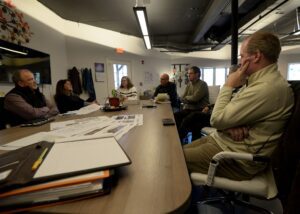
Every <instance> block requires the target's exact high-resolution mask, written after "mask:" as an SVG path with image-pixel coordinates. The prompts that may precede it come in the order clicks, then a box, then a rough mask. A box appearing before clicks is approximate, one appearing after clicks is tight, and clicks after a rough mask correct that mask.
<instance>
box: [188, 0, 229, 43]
mask: <svg viewBox="0 0 300 214" xmlns="http://www.w3.org/2000/svg"><path fill="white" fill-rule="evenodd" d="M228 2H229V0H214V1H213V2H212V3H211V5H210V7H209V9H208V10H207V12H206V13H205V16H204V17H203V19H201V21H200V22H199V24H198V26H197V28H196V30H195V33H194V34H193V36H192V39H191V41H192V43H198V42H199V41H200V40H201V39H202V38H203V36H204V35H205V33H206V32H207V31H208V30H209V29H210V27H211V26H213V24H215V23H216V21H217V20H218V18H219V16H220V13H221V12H222V11H223V10H224V8H225V7H226V6H227V4H228ZM203 12H204V11H203Z"/></svg>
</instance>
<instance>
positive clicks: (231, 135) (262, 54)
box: [184, 32, 294, 180]
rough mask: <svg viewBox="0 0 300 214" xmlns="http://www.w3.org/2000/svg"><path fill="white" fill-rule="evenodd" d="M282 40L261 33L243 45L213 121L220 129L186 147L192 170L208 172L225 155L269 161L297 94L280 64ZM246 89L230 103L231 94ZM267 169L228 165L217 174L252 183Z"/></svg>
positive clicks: (241, 163) (230, 162) (235, 163)
mask: <svg viewBox="0 0 300 214" xmlns="http://www.w3.org/2000/svg"><path fill="white" fill-rule="evenodd" d="M280 51H281V47H280V42H279V39H278V38H277V37H276V36H275V35H273V34H271V33H263V32H256V33H254V34H253V35H251V36H249V37H248V38H246V39H245V40H244V42H243V43H242V46H241V50H240V55H241V68H240V69H238V70H237V71H236V72H234V73H232V74H230V75H229V77H228V79H227V81H226V83H225V85H224V86H223V88H222V89H221V91H220V94H219V96H218V99H217V101H216V103H215V107H214V110H213V112H212V116H211V120H210V122H211V125H212V126H213V127H215V128H216V129H217V131H215V132H214V133H212V134H211V135H210V136H208V137H205V138H201V139H199V140H197V141H194V142H192V143H191V144H189V145H186V146H184V153H185V158H186V162H187V166H188V169H189V170H190V171H193V172H202V173H206V172H207V170H208V167H209V163H210V161H211V158H212V157H213V156H214V155H215V154H217V153H219V152H222V151H233V152H246V153H252V154H260V155H266V156H270V155H271V154H272V152H273V151H274V149H275V148H276V146H277V145H278V142H279V138H280V136H281V135H282V133H283V131H284V126H285V124H286V122H287V120H288V118H289V116H290V115H291V110H292V107H293V104H294V97H293V92H292V89H291V88H290V87H289V85H288V83H287V81H286V80H285V79H284V78H283V77H282V76H281V74H280V72H279V71H278V67H277V60H278V57H279V54H280ZM241 85H243V87H242V88H241V89H240V91H239V92H238V93H237V94H236V95H235V96H234V98H232V99H231V96H232V91H233V90H232V89H233V88H236V87H239V86H241ZM265 167H266V166H265V164H261V163H257V164H255V163H252V162H251V163H250V162H247V161H239V162H238V161H234V160H224V161H222V162H220V164H219V166H218V170H217V175H218V176H222V177H228V178H231V179H235V180H245V179H251V178H252V177H253V176H254V175H255V174H257V173H258V172H260V171H262V170H264V169H265Z"/></svg>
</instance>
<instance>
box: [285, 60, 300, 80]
mask: <svg viewBox="0 0 300 214" xmlns="http://www.w3.org/2000/svg"><path fill="white" fill-rule="evenodd" d="M287 79H288V80H300V63H290V64H289V65H288V73H287Z"/></svg>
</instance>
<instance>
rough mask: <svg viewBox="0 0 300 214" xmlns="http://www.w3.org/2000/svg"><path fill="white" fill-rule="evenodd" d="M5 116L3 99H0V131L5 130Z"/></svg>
mask: <svg viewBox="0 0 300 214" xmlns="http://www.w3.org/2000/svg"><path fill="white" fill-rule="evenodd" d="M5 118H6V115H5V110H4V97H0V130H2V129H5V128H6V120H5Z"/></svg>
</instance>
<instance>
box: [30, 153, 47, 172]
mask: <svg viewBox="0 0 300 214" xmlns="http://www.w3.org/2000/svg"><path fill="white" fill-rule="evenodd" d="M47 151H48V148H45V149H44V151H43V152H42V154H41V155H40V157H39V158H38V159H37V160H36V161H35V162H34V163H33V165H32V168H31V170H32V171H34V170H36V169H37V168H38V167H39V165H40V164H41V163H42V161H43V158H44V156H45V154H46V153H47Z"/></svg>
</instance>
